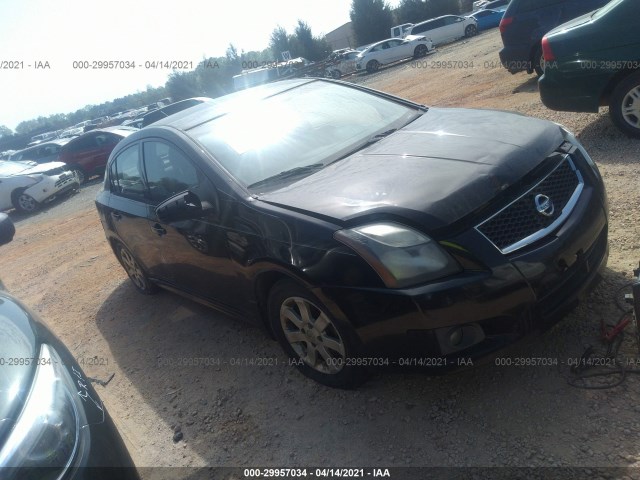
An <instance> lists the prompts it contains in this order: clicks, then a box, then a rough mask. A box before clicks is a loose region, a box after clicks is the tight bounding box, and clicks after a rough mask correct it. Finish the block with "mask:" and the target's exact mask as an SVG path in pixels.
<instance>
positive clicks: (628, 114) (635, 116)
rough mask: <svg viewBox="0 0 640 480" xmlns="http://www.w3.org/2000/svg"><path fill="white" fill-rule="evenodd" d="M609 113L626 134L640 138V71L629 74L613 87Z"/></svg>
mask: <svg viewBox="0 0 640 480" xmlns="http://www.w3.org/2000/svg"><path fill="white" fill-rule="evenodd" d="M609 115H610V116H611V120H612V121H613V123H614V124H615V125H616V127H618V128H619V129H620V130H622V132H624V133H625V134H626V135H628V136H630V137H633V138H640V72H635V73H633V74H631V75H629V76H628V77H626V78H625V79H624V80H622V81H621V82H620V83H619V84H618V85H617V86H616V88H614V89H613V93H612V94H611V97H610V98H609Z"/></svg>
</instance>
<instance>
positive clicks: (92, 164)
mask: <svg viewBox="0 0 640 480" xmlns="http://www.w3.org/2000/svg"><path fill="white" fill-rule="evenodd" d="M96 135H97V134H96V132H91V133H87V134H85V135H83V136H81V137H79V138H78V139H76V140H73V142H72V143H70V144H69V145H68V147H67V150H68V159H67V158H65V160H64V161H65V162H67V163H68V164H70V165H78V166H80V167H81V168H82V169H83V170H84V172H85V173H86V174H88V175H91V174H92V173H93V172H94V171H95V170H96V168H97V166H98V165H99V163H100V157H101V156H102V152H101V150H100V147H99V146H98V144H97V143H96Z"/></svg>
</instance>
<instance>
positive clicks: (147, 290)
mask: <svg viewBox="0 0 640 480" xmlns="http://www.w3.org/2000/svg"><path fill="white" fill-rule="evenodd" d="M116 251H117V253H118V259H119V260H120V263H121V264H122V266H123V267H124V270H125V272H127V275H129V279H130V280H131V282H133V285H134V286H135V287H136V289H137V290H138V291H139V292H140V293H144V294H145V295H152V294H154V293H156V292H157V291H158V287H157V286H156V285H155V284H154V283H153V282H151V280H149V277H147V274H146V273H145V271H144V270H143V269H142V267H141V266H140V264H139V263H138V261H137V260H136V259H135V258H134V256H133V255H132V253H131V252H130V251H129V250H128V249H127V247H125V246H124V245H121V244H118V246H117V248H116Z"/></svg>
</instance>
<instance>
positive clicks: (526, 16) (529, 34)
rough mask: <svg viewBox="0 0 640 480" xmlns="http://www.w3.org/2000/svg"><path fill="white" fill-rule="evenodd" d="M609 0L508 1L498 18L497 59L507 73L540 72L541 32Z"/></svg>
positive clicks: (598, 6)
mask: <svg viewBox="0 0 640 480" xmlns="http://www.w3.org/2000/svg"><path fill="white" fill-rule="evenodd" d="M608 1H609V0H511V2H510V3H509V6H508V7H507V10H506V12H505V13H504V17H502V20H501V21H500V34H501V36H502V43H503V44H504V48H503V49H502V50H500V61H501V62H502V65H503V66H504V68H506V69H507V70H509V72H511V73H518V72H522V71H525V70H526V72H527V73H532V72H533V71H535V72H536V73H537V74H538V75H542V70H543V68H542V63H541V59H542V47H541V45H540V41H541V40H542V37H543V36H544V34H545V33H547V32H548V31H550V30H552V29H553V28H555V27H557V26H558V25H560V24H562V23H565V22H566V21H568V20H571V19H572V18H576V17H579V16H580V15H583V14H585V13H587V12H590V11H593V10H595V9H597V8H600V7H602V6H603V5H605V4H606V3H607V2H608Z"/></svg>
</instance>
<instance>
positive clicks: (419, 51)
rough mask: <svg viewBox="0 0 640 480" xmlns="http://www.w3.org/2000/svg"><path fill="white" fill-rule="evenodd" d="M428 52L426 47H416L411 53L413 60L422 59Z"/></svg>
mask: <svg viewBox="0 0 640 480" xmlns="http://www.w3.org/2000/svg"><path fill="white" fill-rule="evenodd" d="M428 51H429V49H428V48H427V46H426V45H418V46H417V47H416V48H415V50H414V51H413V57H414V58H420V57H424V56H426V55H427V52H428Z"/></svg>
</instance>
